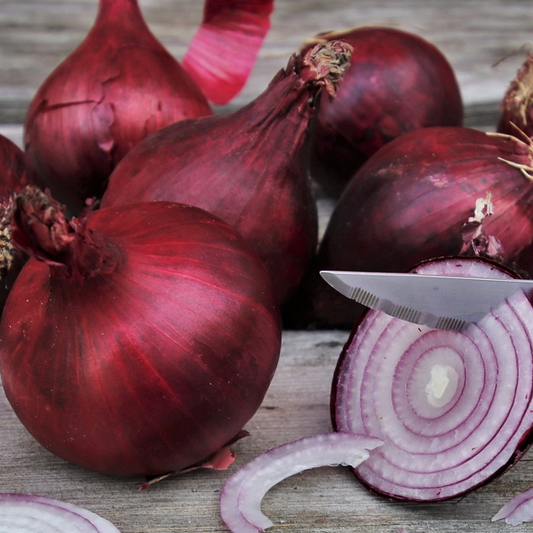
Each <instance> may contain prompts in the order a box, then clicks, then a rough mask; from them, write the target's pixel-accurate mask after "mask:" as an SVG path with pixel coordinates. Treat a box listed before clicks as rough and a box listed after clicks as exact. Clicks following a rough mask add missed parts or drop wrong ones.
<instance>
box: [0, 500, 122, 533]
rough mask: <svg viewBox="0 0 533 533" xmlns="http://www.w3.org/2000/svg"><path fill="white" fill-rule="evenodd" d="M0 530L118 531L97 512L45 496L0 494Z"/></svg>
mask: <svg viewBox="0 0 533 533" xmlns="http://www.w3.org/2000/svg"><path fill="white" fill-rule="evenodd" d="M0 530H2V531H9V533H43V532H45V531H49V532H52V531H53V532H54V533H74V532H77V533H120V532H119V530H118V529H117V528H116V527H115V526H114V525H113V524H112V523H111V522H109V521H108V520H106V519H105V518H102V517H101V516H98V515H97V514H95V513H93V512H91V511H88V510H87V509H84V508H83V507H79V506H78V505H73V504H71V503H66V502H62V501H59V500H56V499H53V498H48V497H46V496H38V495H36V494H9V493H3V494H0Z"/></svg>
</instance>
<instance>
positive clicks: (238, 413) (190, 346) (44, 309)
mask: <svg viewBox="0 0 533 533" xmlns="http://www.w3.org/2000/svg"><path fill="white" fill-rule="evenodd" d="M12 240H13V242H14V244H15V245H16V246H18V247H20V248H22V249H24V250H26V251H27V252H28V253H29V254H31V255H32V257H30V259H29V261H28V262H27V263H26V265H25V266H24V268H23V269H22V271H21V273H20V274H19V276H18V278H17V280H16V282H15V285H14V286H13V289H12V291H11V293H10V295H9V297H8V300H7V303H6V306H5V308H4V315H3V317H2V321H1V324H0V372H1V377H2V382H3V385H4V389H5V393H6V396H7V398H8V400H9V402H10V404H11V406H12V407H13V410H14V411H15V413H16V415H17V416H18V418H19V419H20V420H21V422H22V424H23V425H24V426H25V427H26V429H27V430H28V431H29V432H30V433H31V434H32V435H33V436H34V437H35V439H37V441H39V442H40V443H41V444H42V445H43V446H44V447H45V448H47V449H48V450H50V451H51V452H52V453H54V454H56V455H57V456H59V457H61V458H63V459H66V460H67V461H70V462H72V463H75V464H77V465H80V466H82V467H85V468H88V469H92V470H95V471H97V472H102V473H106V474H113V475H150V476H152V475H159V474H165V473H168V472H173V471H180V470H183V469H186V468H189V467H192V466H194V465H197V464H203V463H205V462H206V460H209V457H210V456H211V455H212V454H215V453H216V452H217V451H218V450H219V449H220V448H222V447H224V446H225V445H226V444H227V443H228V442H230V441H231V440H232V439H233V438H234V437H235V436H236V435H238V434H239V432H240V430H241V429H242V428H243V426H244V424H245V423H246V422H247V421H248V420H249V419H250V418H251V417H252V415H253V414H254V413H255V411H256V410H257V409H258V408H259V405H260V403H261V401H262V399H263V397H264V395H265V393H266V390H267V388H268V386H269V384H270V381H271V379H272V376H273V373H274V370H275V368H276V364H277V361H278V357H279V351H280V345H281V332H280V329H281V328H280V317H279V312H278V310H277V308H276V306H275V304H274V299H273V290H272V286H271V281H270V278H269V275H268V272H267V271H266V269H265V267H264V265H263V263H262V261H261V260H260V259H259V258H258V257H257V256H256V254H254V253H253V252H252V251H251V249H250V248H249V246H248V245H247V243H246V241H244V240H243V239H242V237H240V236H239V235H238V233H237V232H236V231H235V230H234V229H233V228H231V227H230V226H229V225H228V224H226V223H224V222H223V221H221V220H220V219H217V218H216V217H213V216H212V215H210V214H208V213H206V212H205V211H203V210H201V209H198V208H195V207H191V206H185V205H183V204H175V203H170V202H151V203H142V204H135V205H130V206H124V207H116V208H108V209H100V210H98V211H93V212H90V213H87V214H84V215H83V216H80V217H79V218H78V219H73V220H71V221H68V220H67V219H66V218H65V216H64V213H63V211H62V209H61V208H60V206H58V204H57V203H56V202H54V201H53V200H51V199H50V198H49V197H48V196H46V195H44V194H42V193H39V192H38V191H35V190H34V189H25V190H24V191H23V192H22V193H21V194H20V195H19V196H18V197H17V199H16V202H15V204H14V208H13V215H12ZM102 435H105V438H102Z"/></svg>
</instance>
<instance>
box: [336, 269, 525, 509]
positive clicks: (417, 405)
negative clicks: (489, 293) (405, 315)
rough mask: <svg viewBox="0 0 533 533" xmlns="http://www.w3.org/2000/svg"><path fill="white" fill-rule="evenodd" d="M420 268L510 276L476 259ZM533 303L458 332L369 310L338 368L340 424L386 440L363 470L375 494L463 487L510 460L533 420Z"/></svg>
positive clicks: (520, 296)
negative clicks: (442, 329) (420, 324)
mask: <svg viewBox="0 0 533 533" xmlns="http://www.w3.org/2000/svg"><path fill="white" fill-rule="evenodd" d="M417 271H418V272H421V273H422V272H423V273H425V274H443V275H457V276H478V277H487V278H489V277H503V278H505V277H510V275H509V274H508V273H507V272H505V271H503V270H500V269H498V268H495V267H494V266H493V265H492V264H490V263H488V262H484V261H481V260H475V259H461V260H451V259H448V260H439V261H432V262H428V263H425V264H424V265H423V266H422V267H421V268H418V269H417ZM532 347H533V308H532V305H531V303H530V301H529V300H528V298H527V297H526V295H525V294H524V293H523V292H520V293H517V294H515V295H514V296H513V297H512V298H510V299H509V300H508V301H506V302H504V303H502V304H501V305H500V306H499V307H498V308H497V309H495V310H493V311H492V312H491V313H490V314H489V315H487V316H486V317H484V318H483V319H482V320H481V321H480V322H479V323H478V324H472V325H470V326H468V328H466V329H465V330H464V331H462V332H460V333H459V332H456V331H441V330H434V329H431V328H427V327H425V326H418V325H415V324H411V323H409V322H405V321H403V320H399V319H397V318H392V317H389V316H388V315H385V314H384V313H382V312H380V311H369V312H368V313H366V315H365V316H364V318H363V319H362V321H361V322H360V323H359V324H358V325H357V327H356V328H354V331H353V332H352V335H351V337H350V339H349V341H348V342H347V344H346V346H345V348H344V350H343V354H342V356H341V358H340V360H339V364H338V367H337V369H336V378H335V382H334V391H333V402H334V418H335V420H334V424H335V428H336V429H337V430H338V431H350V432H354V433H360V434H366V435H369V436H373V437H377V438H379V439H382V440H383V441H384V444H383V446H381V447H380V448H379V450H377V451H376V452H375V453H373V454H372V456H371V457H370V458H369V459H368V460H367V461H365V462H364V463H363V464H362V465H360V466H359V467H357V468H356V469H355V473H356V475H357V477H358V478H359V479H360V480H361V481H362V482H363V483H364V484H365V485H367V486H368V487H369V488H370V489H372V490H373V491H375V492H378V493H382V494H385V495H387V496H392V497H393V498H398V499H407V500H416V501H434V500H442V499H448V498H452V497H455V496H458V495H460V494H464V493H466V492H468V491H470V490H472V489H474V488H476V487H478V486H481V485H482V484H484V483H486V482H487V481H489V480H490V479H492V478H494V477H495V476H497V475H499V474H501V473H502V472H503V471H505V469H507V468H509V467H510V466H512V464H514V463H515V462H516V461H517V460H518V459H519V458H520V457H521V455H523V453H524V451H525V448H526V447H527V445H529V441H530V437H531V428H532V426H533V405H532V396H533V394H532V393H533V355H532Z"/></svg>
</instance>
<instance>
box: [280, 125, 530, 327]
mask: <svg viewBox="0 0 533 533" xmlns="http://www.w3.org/2000/svg"><path fill="white" fill-rule="evenodd" d="M531 160H532V147H531V146H530V145H529V144H526V143H524V142H522V141H520V140H518V139H516V138H514V137H510V136H504V135H495V134H487V133H484V132H481V131H476V130H473V129H469V128H453V127H447V128H423V129H418V130H414V131H412V132H410V133H406V134H404V135H402V136H401V137H399V138H398V139H396V140H394V141H391V142H390V143H388V144H387V145H386V146H384V147H383V148H381V149H380V150H379V151H378V152H377V153H376V154H374V156H372V157H371V158H370V159H369V160H368V161H367V162H366V163H365V165H364V166H363V167H362V168H361V169H360V171H359V172H358V173H357V174H356V175H355V176H354V178H353V180H352V181H351V182H350V184H349V185H348V187H347V188H346V189H345V191H344V193H343V195H342V196H341V198H340V199H339V202H338V203H337V205H336V207H335V209H334V211H333V213H332V216H331V218H330V220H329V223H328V226H327V229H326V232H325V235H324V238H323V239H322V241H321V245H320V248H319V251H318V255H317V257H316V260H315V263H314V264H313V265H312V267H311V268H310V271H309V275H308V276H306V279H305V280H304V281H303V282H302V285H301V290H300V291H299V294H298V296H297V297H295V299H294V300H295V302H294V303H293V305H291V315H289V316H288V318H287V327H288V326H289V324H288V320H289V319H290V318H291V317H292V318H293V320H294V321H299V322H300V324H304V325H306V326H311V325H313V326H322V327H342V328H351V327H352V325H353V323H354V321H355V320H356V318H357V316H358V315H359V314H360V312H361V310H362V306H359V305H358V304H356V303H355V302H353V301H351V300H348V299H347V298H344V297H343V296H342V295H340V294H339V293H337V292H336V291H335V290H334V289H332V288H331V287H329V285H327V283H325V282H324V281H323V280H322V279H321V278H320V275H319V271H320V270H362V271H382V272H405V271H407V270H409V269H411V268H413V266H414V265H416V264H418V263H419V262H420V261H423V260H425V259H431V258H432V257H439V256H445V255H458V254H463V255H477V256H484V257H487V256H488V257H491V258H493V259H495V260H498V261H500V262H502V263H504V264H507V265H509V266H511V267H513V268H515V269H518V270H523V271H525V272H527V273H528V275H529V276H533V262H532V261H531V258H530V257H528V255H529V254H531V247H532V242H533V180H532V178H531V175H530V174H528V171H531V167H532V162H531Z"/></svg>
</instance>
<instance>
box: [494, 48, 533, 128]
mask: <svg viewBox="0 0 533 533" xmlns="http://www.w3.org/2000/svg"><path fill="white" fill-rule="evenodd" d="M501 107H502V110H501V114H500V117H499V119H498V124H497V131H499V132H501V133H508V134H510V135H518V132H522V134H523V135H525V136H526V137H533V53H529V54H527V56H526V59H525V60H524V63H523V64H522V66H521V68H520V69H519V70H518V72H517V74H516V76H515V78H514V79H513V80H512V81H511V83H510V84H509V87H508V88H507V91H506V92H505V95H504V98H503V102H502V105H501Z"/></svg>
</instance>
